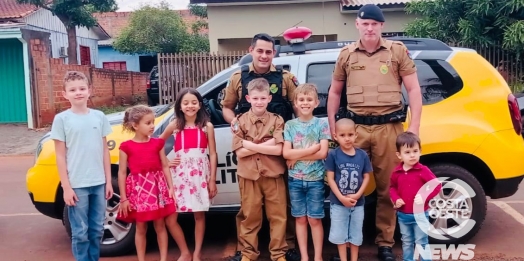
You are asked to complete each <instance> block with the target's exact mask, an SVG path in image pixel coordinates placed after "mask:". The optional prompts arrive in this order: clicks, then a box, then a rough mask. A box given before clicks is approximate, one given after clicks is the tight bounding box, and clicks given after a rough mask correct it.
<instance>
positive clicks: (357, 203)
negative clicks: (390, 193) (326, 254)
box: [325, 119, 373, 261]
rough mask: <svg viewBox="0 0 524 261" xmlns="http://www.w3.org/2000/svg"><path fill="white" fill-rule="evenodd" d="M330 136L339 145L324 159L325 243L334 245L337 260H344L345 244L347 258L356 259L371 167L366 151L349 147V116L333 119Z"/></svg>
mask: <svg viewBox="0 0 524 261" xmlns="http://www.w3.org/2000/svg"><path fill="white" fill-rule="evenodd" d="M334 138H335V140H336V141H337V142H338V144H339V147H338V148H336V149H334V150H331V151H330V152H329V153H328V156H327V159H326V162H325V167H326V171H327V179H328V183H329V187H330V188H331V193H330V195H329V200H330V202H331V204H330V215H331V229H330V231H329V242H331V243H333V244H336V245H337V247H338V253H339V256H340V260H341V261H347V260H348V259H347V252H346V248H347V247H349V248H350V252H351V261H357V259H358V248H359V246H360V245H362V240H363V236H362V225H363V223H364V197H363V194H364V190H365V189H366V186H367V185H368V182H369V174H370V172H372V171H373V170H372V167H371V162H370V160H369V157H368V155H367V153H366V152H365V151H364V150H362V149H358V148H355V147H354V146H353V144H354V143H355V139H356V138H357V132H356V129H355V122H353V121H352V120H350V119H340V120H339V121H337V122H336V134H335V137H334Z"/></svg>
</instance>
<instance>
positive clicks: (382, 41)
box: [357, 37, 391, 52]
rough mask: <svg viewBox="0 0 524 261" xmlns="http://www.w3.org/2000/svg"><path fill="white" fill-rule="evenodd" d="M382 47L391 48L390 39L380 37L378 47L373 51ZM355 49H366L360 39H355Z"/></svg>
mask: <svg viewBox="0 0 524 261" xmlns="http://www.w3.org/2000/svg"><path fill="white" fill-rule="evenodd" d="M382 48H385V49H387V50H389V49H391V41H386V40H385V39H384V38H382V37H380V47H379V48H378V49H377V50H376V51H375V52H378V51H379V50H380V49H382ZM357 50H362V51H365V50H366V48H364V46H363V45H362V42H361V40H360V39H359V40H358V41H357Z"/></svg>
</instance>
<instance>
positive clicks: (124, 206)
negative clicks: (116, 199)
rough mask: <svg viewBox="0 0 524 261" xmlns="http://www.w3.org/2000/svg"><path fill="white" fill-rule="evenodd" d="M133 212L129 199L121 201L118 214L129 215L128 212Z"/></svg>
mask: <svg viewBox="0 0 524 261" xmlns="http://www.w3.org/2000/svg"><path fill="white" fill-rule="evenodd" d="M129 212H131V206H130V205H129V200H127V199H126V200H125V201H124V202H120V207H119V208H118V214H119V215H120V216H122V217H127V214H128V213H129Z"/></svg>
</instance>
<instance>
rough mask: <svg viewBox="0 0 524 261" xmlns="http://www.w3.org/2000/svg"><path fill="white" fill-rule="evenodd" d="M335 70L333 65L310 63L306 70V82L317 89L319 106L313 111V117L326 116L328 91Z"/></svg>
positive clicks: (331, 63)
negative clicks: (312, 84)
mask: <svg viewBox="0 0 524 261" xmlns="http://www.w3.org/2000/svg"><path fill="white" fill-rule="evenodd" d="M334 68H335V63H334V62H330V63H312V64H310V65H309V66H308V68H307V75H306V81H307V82H308V83H314V84H315V85H316V86H317V89H318V99H319V100H320V104H319V105H318V107H317V108H316V109H315V110H314V111H313V115H315V116H326V115H327V108H326V102H327V96H328V89H329V86H330V85H331V75H332V74H333V69H334Z"/></svg>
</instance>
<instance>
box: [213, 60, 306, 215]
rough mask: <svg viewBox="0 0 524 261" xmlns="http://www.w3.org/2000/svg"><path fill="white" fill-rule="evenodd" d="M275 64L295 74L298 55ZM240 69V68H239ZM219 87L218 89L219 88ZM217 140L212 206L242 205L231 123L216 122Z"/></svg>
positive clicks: (275, 61) (224, 84)
mask: <svg viewBox="0 0 524 261" xmlns="http://www.w3.org/2000/svg"><path fill="white" fill-rule="evenodd" d="M273 63H274V64H275V65H282V66H283V67H284V69H286V70H289V71H291V72H292V73H293V74H295V75H296V74H297V72H298V57H296V56H288V57H278V58H275V59H274V60H273ZM239 69H240V68H239ZM226 83H227V80H225V81H223V82H220V83H219V84H217V85H216V87H214V89H213V90H212V91H210V92H209V93H211V94H213V95H214V94H215V93H219V92H220V91H219V89H222V88H225V86H226ZM217 88H218V89H217ZM214 125H215V141H216V148H217V154H218V166H217V173H216V184H217V189H218V194H217V196H216V197H215V198H214V199H213V200H212V207H214V208H215V207H222V208H233V209H236V208H238V207H239V206H240V193H239V188H238V174H237V172H236V171H237V163H238V161H237V158H236V155H235V154H234V153H233V151H232V150H231V145H232V137H233V136H232V133H231V129H230V126H229V124H215V123H214Z"/></svg>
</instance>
